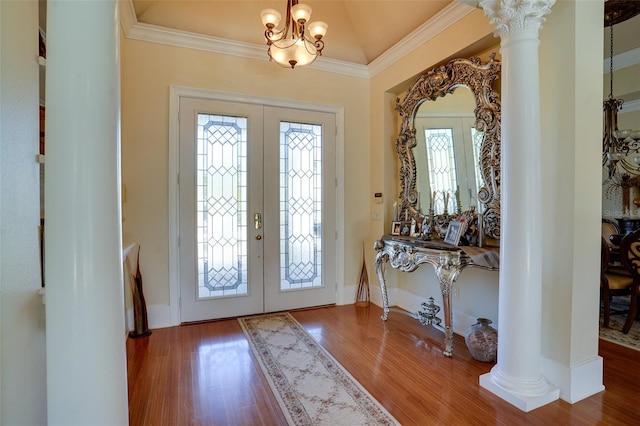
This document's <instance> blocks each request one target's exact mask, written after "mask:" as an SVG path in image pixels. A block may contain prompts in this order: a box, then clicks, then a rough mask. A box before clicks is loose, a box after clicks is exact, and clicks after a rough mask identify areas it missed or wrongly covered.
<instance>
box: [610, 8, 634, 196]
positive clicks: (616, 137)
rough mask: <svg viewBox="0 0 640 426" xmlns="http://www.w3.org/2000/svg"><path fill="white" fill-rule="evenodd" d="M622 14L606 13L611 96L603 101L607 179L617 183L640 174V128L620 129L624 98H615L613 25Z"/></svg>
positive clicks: (618, 20)
mask: <svg viewBox="0 0 640 426" xmlns="http://www.w3.org/2000/svg"><path fill="white" fill-rule="evenodd" d="M610 1H611V0H610ZM635 14H637V12H636V13H635ZM633 16H635V15H633ZM621 17H623V16H621V14H620V13H616V11H613V12H611V13H609V14H605V24H606V23H609V29H610V46H609V53H610V56H609V57H610V60H609V98H608V99H607V100H605V101H604V102H603V110H604V133H603V136H602V166H603V167H606V168H607V175H608V177H607V181H609V182H611V183H613V184H617V185H620V184H621V183H622V182H623V181H624V180H625V179H628V178H629V174H628V173H632V174H634V175H639V174H640V130H631V129H624V130H618V111H620V110H621V109H622V105H623V104H624V100H622V99H617V98H614V97H613V25H614V24H615V23H617V22H621V20H620V18H621ZM626 19H628V16H626Z"/></svg>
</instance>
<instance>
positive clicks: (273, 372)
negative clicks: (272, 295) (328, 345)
mask: <svg viewBox="0 0 640 426" xmlns="http://www.w3.org/2000/svg"><path fill="white" fill-rule="evenodd" d="M238 321H239V322H240V326H241V327H242V330H243V331H244V333H245V335H246V336H247V340H249V344H250V345H251V349H252V350H253V354H254V355H255V357H256V358H257V360H258V362H259V364H260V367H262V371H263V372H264V374H265V376H266V377H267V379H268V381H269V384H270V385H271V389H272V390H273V393H274V395H275V396H276V398H277V400H278V402H279V404H280V407H281V408H282V411H283V413H284V415H285V417H286V418H287V421H288V422H289V424H290V425H331V426H333V425H348V426H353V425H398V424H399V423H398V422H397V421H396V420H395V419H394V418H393V417H392V416H391V415H390V414H389V413H388V412H387V411H386V410H385V409H384V407H382V405H380V404H379V403H378V402H377V401H376V400H375V399H374V398H373V397H372V396H371V395H370V394H369V393H368V392H367V391H366V390H365V389H364V388H363V387H362V386H361V385H360V384H359V383H358V382H357V381H356V380H355V379H354V378H353V377H352V376H351V375H350V374H349V373H348V372H347V371H346V370H345V369H344V368H343V367H342V366H341V365H340V364H339V363H338V362H337V361H336V360H335V359H334V358H333V357H332V356H331V355H329V353H328V352H327V351H325V350H324V348H322V347H321V346H320V345H319V344H318V343H317V342H316V341H315V340H314V339H313V337H311V335H309V334H308V333H307V332H306V331H305V330H304V328H302V326H301V325H300V324H299V323H298V322H297V321H296V320H295V319H294V318H293V317H292V316H291V315H290V314H288V313H278V314H267V315H260V316H252V317H244V318H239V319H238Z"/></svg>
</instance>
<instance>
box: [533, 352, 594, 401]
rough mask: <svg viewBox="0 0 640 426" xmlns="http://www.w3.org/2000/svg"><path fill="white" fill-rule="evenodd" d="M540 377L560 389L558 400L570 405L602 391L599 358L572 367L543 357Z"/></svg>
mask: <svg viewBox="0 0 640 426" xmlns="http://www.w3.org/2000/svg"><path fill="white" fill-rule="evenodd" d="M542 376H543V377H544V378H545V379H547V381H548V382H549V383H551V384H553V385H554V386H556V387H557V388H558V389H560V398H561V399H563V400H565V401H567V402H568V403H570V404H574V403H576V402H578V401H581V400H583V399H585V398H588V397H590V396H592V395H595V394H596V393H599V392H602V391H603V390H604V384H603V383H602V378H603V365H602V357H600V356H595V357H593V358H592V359H589V360H587V361H584V362H581V363H579V364H576V365H572V366H569V365H566V364H563V363H561V362H559V361H557V360H555V359H551V358H547V357H544V356H543V357H542Z"/></svg>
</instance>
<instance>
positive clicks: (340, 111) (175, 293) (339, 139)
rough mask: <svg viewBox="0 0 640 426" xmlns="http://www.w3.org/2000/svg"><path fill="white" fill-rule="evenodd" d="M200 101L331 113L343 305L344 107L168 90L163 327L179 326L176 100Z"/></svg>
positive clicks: (338, 298)
mask: <svg viewBox="0 0 640 426" xmlns="http://www.w3.org/2000/svg"><path fill="white" fill-rule="evenodd" d="M181 97H188V98H200V99H211V100H219V101H230V102H245V103H252V104H260V105H267V106H275V107H282V108H297V109H304V110H309V111H321V112H328V113H333V114H335V116H336V177H337V182H336V193H337V199H336V226H337V236H336V253H335V256H336V260H335V261H336V279H337V283H336V303H337V304H338V305H342V304H344V303H345V295H344V107H342V106H336V105H325V104H314V103H310V102H302V101H292V100H286V99H278V98H265V97H260V96H250V95H244V94H236V93H228V92H218V91H213V90H205V89H196V88H191V87H182V86H170V87H169V153H168V156H169V173H168V185H169V230H168V231H169V241H168V243H169V316H170V318H168V319H166V321H162V323H163V324H167V323H168V324H167V326H175V325H179V324H180V303H179V301H180V287H179V285H180V256H179V250H178V235H179V233H178V230H179V220H180V216H179V209H178V207H179V205H178V170H179V167H178V163H179V150H178V145H179V130H180V128H179V125H178V113H179V111H178V110H179V105H180V98H181Z"/></svg>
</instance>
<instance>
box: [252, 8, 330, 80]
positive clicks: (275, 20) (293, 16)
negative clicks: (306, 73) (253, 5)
mask: <svg viewBox="0 0 640 426" xmlns="http://www.w3.org/2000/svg"><path fill="white" fill-rule="evenodd" d="M260 17H261V18H262V23H263V24H264V26H265V27H266V28H267V29H266V30H265V32H264V37H265V38H266V39H267V45H268V46H269V49H268V51H267V53H268V54H269V58H270V59H271V60H274V61H276V63H278V64H279V65H282V66H283V67H287V68H289V67H291V68H294V67H295V66H296V65H299V66H302V65H309V64H310V63H312V62H313V61H315V59H316V58H317V57H318V56H321V55H322V49H324V42H323V41H322V37H324V35H325V34H326V33H327V28H328V27H329V26H328V25H327V24H326V22H322V21H316V22H312V23H310V24H309V25H306V23H307V22H308V21H309V18H310V17H311V7H309V6H308V5H306V4H302V3H298V0H287V17H286V19H285V23H284V28H282V29H279V28H276V27H277V26H278V24H279V23H280V19H281V18H282V15H280V12H278V11H277V10H275V9H264V10H263V11H262V12H260ZM305 30H308V31H309V35H311V37H312V38H309V37H308V36H307V34H306V33H305Z"/></svg>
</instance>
